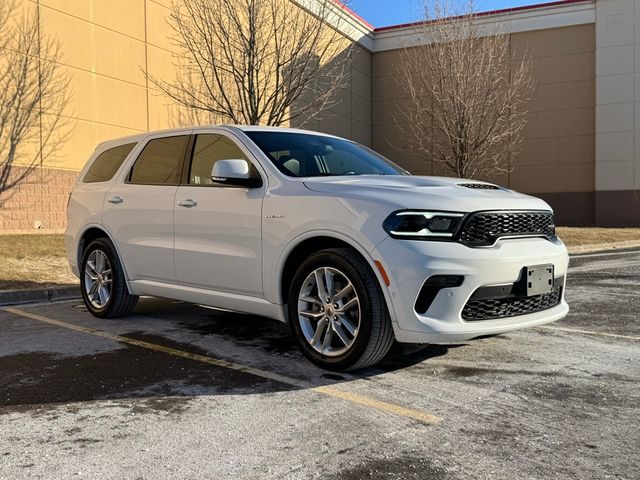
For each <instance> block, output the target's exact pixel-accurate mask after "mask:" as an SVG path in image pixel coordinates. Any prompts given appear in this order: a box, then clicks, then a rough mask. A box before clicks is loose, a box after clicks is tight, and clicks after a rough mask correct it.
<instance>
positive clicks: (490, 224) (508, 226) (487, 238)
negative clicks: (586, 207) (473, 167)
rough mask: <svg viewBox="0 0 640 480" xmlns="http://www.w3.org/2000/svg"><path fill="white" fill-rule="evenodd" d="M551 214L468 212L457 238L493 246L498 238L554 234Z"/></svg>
mask: <svg viewBox="0 0 640 480" xmlns="http://www.w3.org/2000/svg"><path fill="white" fill-rule="evenodd" d="M555 232H556V228H555V223H554V219H553V213H551V212H547V211H519V212H516V211H511V212H510V211H497V212H477V213H473V214H471V215H470V216H469V217H468V218H467V220H466V221H465V223H464V225H463V226H462V228H461V230H460V233H459V234H458V238H459V240H460V241H461V242H462V243H464V244H465V245H469V246H471V247H480V246H488V245H493V244H494V243H495V242H496V240H497V239H499V238H501V237H522V236H537V235H539V236H543V237H547V238H553V237H555Z"/></svg>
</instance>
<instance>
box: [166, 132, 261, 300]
mask: <svg viewBox="0 0 640 480" xmlns="http://www.w3.org/2000/svg"><path fill="white" fill-rule="evenodd" d="M225 159H226V160H231V159H244V160H247V161H248V162H249V164H250V165H251V171H252V174H253V175H256V176H259V175H260V174H259V173H258V169H257V168H256V166H255V165H254V163H253V162H252V161H251V160H250V154H249V152H248V151H247V150H245V149H244V147H241V146H240V145H239V144H237V143H236V142H235V141H234V140H233V139H231V138H230V137H229V136H227V135H224V134H222V133H201V134H197V135H196V136H195V141H194V142H193V152H192V155H191V163H190V165H189V169H188V174H187V184H186V185H182V186H180V187H179V188H178V191H177V194H176V199H175V200H176V201H175V204H174V235H175V243H174V259H175V267H176V276H177V279H178V283H179V284H181V285H188V286H194V287H200V288H206V289H210V290H216V291H222V292H231V293H239V294H246V295H252V296H262V292H263V290H262V199H263V197H264V193H265V188H266V182H263V185H262V186H261V187H258V188H247V187H236V186H230V185H221V184H219V183H216V182H214V181H213V180H212V178H211V172H212V169H213V164H214V163H215V162H216V161H218V160H225ZM187 161H188V160H187ZM263 177H264V176H263Z"/></svg>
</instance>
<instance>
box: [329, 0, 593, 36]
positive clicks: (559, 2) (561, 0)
mask: <svg viewBox="0 0 640 480" xmlns="http://www.w3.org/2000/svg"><path fill="white" fill-rule="evenodd" d="M592 1H593V0H556V1H552V2H547V3H539V4H536V5H523V6H520V7H511V8H503V9H500V10H490V11H487V12H479V13H478V16H489V15H503V14H507V13H514V12H520V11H523V10H534V9H537V8H549V7H557V6H564V5H570V4H572V3H592ZM334 2H335V3H336V4H337V5H338V6H339V7H340V8H342V9H343V10H344V11H345V12H347V13H348V14H349V15H351V16H352V17H353V18H355V19H356V20H358V21H359V22H361V23H363V24H364V25H366V26H367V27H369V28H370V29H371V31H372V32H374V33H377V32H386V31H389V30H395V29H400V28H407V27H415V26H418V25H422V24H424V23H425V22H424V21H419V22H411V23H403V24H399V25H389V26H385V27H378V28H375V27H374V26H373V25H371V24H370V23H369V22H367V21H366V20H365V19H363V18H362V17H361V16H360V15H358V14H357V13H356V12H354V11H353V10H352V9H351V8H349V7H348V6H346V5H345V4H344V3H342V1H341V0H334ZM452 18H455V17H452Z"/></svg>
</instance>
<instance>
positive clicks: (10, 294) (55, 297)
mask: <svg viewBox="0 0 640 480" xmlns="http://www.w3.org/2000/svg"><path fill="white" fill-rule="evenodd" d="M81 296H82V295H81V293H80V286H79V285H72V286H68V287H50V288H38V289H33V290H7V291H4V292H0V307H2V306H9V305H21V304H24V303H46V302H57V301H60V300H75V299H79V298H81Z"/></svg>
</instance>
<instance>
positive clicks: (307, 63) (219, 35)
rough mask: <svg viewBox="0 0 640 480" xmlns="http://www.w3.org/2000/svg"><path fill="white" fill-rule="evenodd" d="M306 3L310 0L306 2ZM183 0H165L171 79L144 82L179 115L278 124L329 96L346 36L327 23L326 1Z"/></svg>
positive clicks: (345, 69) (319, 107)
mask: <svg viewBox="0 0 640 480" xmlns="http://www.w3.org/2000/svg"><path fill="white" fill-rule="evenodd" d="M312 3H313V2H312ZM314 5H315V7H314V9H313V11H311V12H310V11H307V10H305V9H304V8H302V7H301V6H300V5H299V4H298V3H296V2H294V1H292V0H188V1H180V2H176V3H174V4H173V5H172V9H171V15H170V19H169V24H170V25H171V27H172V29H173V30H174V32H175V43H176V46H177V47H178V54H177V56H176V59H177V62H176V65H175V66H176V71H177V74H176V78H175V80H174V81H172V82H166V81H162V80H160V79H158V78H155V77H154V76H153V75H150V74H149V72H146V73H147V76H148V78H149V79H150V81H151V82H152V83H153V84H154V85H156V86H157V87H158V88H159V89H160V90H162V91H163V92H164V93H165V94H167V95H168V96H169V97H170V98H171V99H173V100H174V101H175V102H176V103H177V104H178V105H180V106H182V107H185V108H186V109H187V114H186V117H184V118H187V119H205V120H206V121H221V122H232V123H242V124H250V125H258V124H260V125H282V124H284V123H287V122H291V121H292V120H295V119H297V118H305V119H308V118H313V117H316V116H317V115H318V114H319V113H321V112H322V111H324V110H325V109H327V108H328V107H329V106H331V105H332V104H333V103H335V102H336V93H337V92H338V91H339V89H340V88H341V87H343V86H344V85H345V82H346V80H347V79H348V75H349V65H350V48H351V42H348V41H346V39H345V38H344V37H343V36H342V35H341V34H340V33H338V31H337V30H336V29H335V28H332V27H330V26H329V21H334V22H335V21H339V18H340V17H339V16H338V15H337V14H336V10H335V9H336V6H335V4H334V2H333V0H317V1H316V2H315V3H314Z"/></svg>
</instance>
